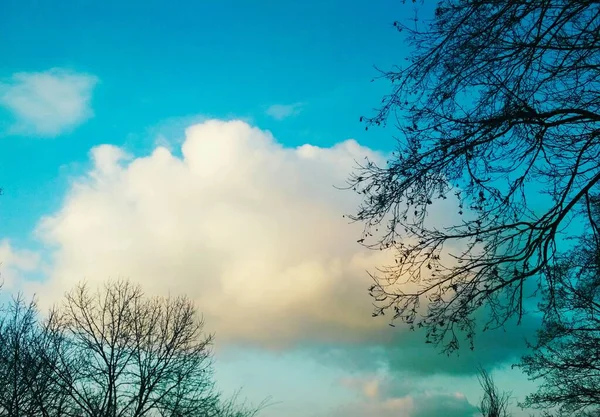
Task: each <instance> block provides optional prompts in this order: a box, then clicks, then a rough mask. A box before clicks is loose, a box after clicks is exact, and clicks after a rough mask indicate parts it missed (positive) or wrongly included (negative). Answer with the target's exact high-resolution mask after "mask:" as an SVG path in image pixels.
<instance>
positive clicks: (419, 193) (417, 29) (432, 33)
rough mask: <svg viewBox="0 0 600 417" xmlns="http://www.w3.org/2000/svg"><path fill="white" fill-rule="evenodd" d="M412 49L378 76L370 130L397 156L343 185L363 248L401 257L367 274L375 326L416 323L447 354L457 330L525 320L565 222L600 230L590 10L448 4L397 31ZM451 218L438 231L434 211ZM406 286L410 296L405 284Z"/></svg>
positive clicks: (594, 5)
mask: <svg viewBox="0 0 600 417" xmlns="http://www.w3.org/2000/svg"><path fill="white" fill-rule="evenodd" d="M395 26H396V28H397V29H398V30H399V31H401V32H402V33H403V34H404V35H405V37H406V40H407V42H408V43H409V44H410V45H411V46H412V48H413V49H412V52H411V55H410V56H409V58H408V59H407V62H406V64H405V65H401V66H398V67H397V68H394V69H392V70H390V71H384V72H382V75H381V76H382V78H384V79H387V80H389V81H390V82H391V83H392V90H391V92H390V93H389V94H388V95H386V96H385V97H384V98H383V105H382V107H381V108H380V109H379V110H378V111H377V113H376V114H375V116H374V117H371V118H361V119H362V120H363V121H365V122H366V123H367V127H369V126H373V125H385V124H386V123H387V122H388V121H389V120H390V117H393V120H394V122H395V124H396V127H397V129H398V130H399V135H398V136H399V140H398V149H397V152H395V153H394V154H393V155H392V157H391V159H390V160H389V161H388V163H387V165H385V166H377V165H376V164H375V163H373V162H372V161H368V160H367V162H366V163H365V164H364V165H362V166H360V167H358V168H357V170H356V171H355V173H354V175H353V176H352V177H351V179H350V181H349V185H350V187H352V188H354V189H355V190H356V191H357V192H359V193H360V194H361V195H362V198H363V202H362V204H361V206H360V207H359V209H358V211H357V212H356V213H355V214H354V215H353V216H351V218H352V219H353V220H355V221H359V222H362V223H364V225H365V232H364V236H362V238H361V241H363V240H364V242H365V244H366V245H368V246H369V247H372V248H379V249H391V250H395V251H396V252H397V264H396V265H392V266H385V267H382V268H381V270H380V271H378V272H377V273H374V274H373V279H374V285H373V286H372V287H371V288H370V293H371V295H372V296H373V297H374V298H375V301H376V309H375V311H374V315H381V314H384V313H385V312H386V311H391V312H392V314H393V319H394V320H396V319H398V320H402V321H403V322H405V323H408V324H409V325H410V326H412V327H413V328H414V326H422V327H425V329H426V332H427V339H428V341H429V342H431V343H435V344H438V345H441V346H443V348H444V349H445V350H446V351H448V352H451V351H453V350H455V349H457V348H458V347H459V336H460V334H464V335H465V336H466V338H467V340H468V341H469V342H470V344H471V346H472V343H473V336H474V334H475V333H476V331H477V329H479V328H480V327H478V325H476V320H475V313H476V312H477V311H478V310H479V309H480V308H481V307H485V309H486V310H487V311H488V312H489V316H488V318H487V319H486V320H485V322H484V323H482V327H481V328H488V327H499V326H502V325H504V324H506V322H507V321H508V320H509V319H511V318H513V317H516V318H517V319H518V320H519V321H520V319H521V318H522V315H523V314H524V312H525V303H524V299H525V297H526V296H527V295H528V288H529V289H535V288H537V287H540V288H552V287H553V286H554V285H555V283H554V282H553V280H554V275H552V274H544V271H545V270H546V268H548V266H549V265H551V264H552V263H553V262H554V260H555V259H556V258H557V256H558V254H559V253H560V252H561V245H560V241H561V239H562V238H563V237H564V236H568V235H569V232H570V229H568V226H569V225H572V226H573V225H583V227H596V224H595V223H594V221H593V219H592V217H591V215H589V212H590V210H589V206H590V197H591V195H593V194H594V191H596V192H597V191H598V190H597V188H598V181H599V180H600V2H598V1H573V0H571V1H568V0H553V1H550V0H520V1H508V0H501V1H489V0H444V1H440V2H439V3H438V5H437V7H436V8H435V12H434V15H433V18H432V20H431V21H430V22H425V23H423V22H421V21H419V20H417V19H415V21H414V22H412V23H407V24H403V23H398V22H397V23H395ZM445 199H451V201H452V199H455V201H456V207H457V208H456V211H457V213H456V217H457V218H458V220H456V221H453V222H452V224H449V225H447V226H446V227H439V226H433V225H431V224H430V223H429V219H428V216H429V215H430V214H431V208H432V207H435V206H432V205H434V204H435V203H436V201H439V200H445ZM407 283H408V284H411V285H406V284H407Z"/></svg>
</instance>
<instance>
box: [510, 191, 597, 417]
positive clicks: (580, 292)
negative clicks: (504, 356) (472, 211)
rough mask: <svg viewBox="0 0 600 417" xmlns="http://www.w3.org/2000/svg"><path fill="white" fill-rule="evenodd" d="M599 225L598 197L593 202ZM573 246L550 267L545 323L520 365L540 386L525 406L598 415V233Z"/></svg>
mask: <svg viewBox="0 0 600 417" xmlns="http://www.w3.org/2000/svg"><path fill="white" fill-rule="evenodd" d="M591 207H592V208H593V213H594V219H595V220H596V221H600V199H599V198H597V197H596V198H593V199H592V206H591ZM578 243H579V244H578V245H577V248H576V249H574V250H573V251H572V252H571V253H569V254H567V255H565V256H562V257H561V258H560V259H559V260H558V261H557V262H556V264H555V265H552V266H551V267H548V271H547V274H549V275H551V276H552V281H553V282H554V286H553V287H552V288H548V289H546V290H545V292H544V295H545V298H546V302H545V303H544V313H545V320H544V325H543V326H542V328H541V329H540V331H539V334H538V338H537V341H536V343H535V344H534V345H533V346H532V347H533V348H534V349H533V351H532V353H531V354H530V355H528V356H525V357H524V358H523V360H522V361H521V363H520V365H519V366H520V367H521V368H522V369H523V370H524V371H525V373H527V374H528V375H529V376H530V377H531V378H533V379H535V380H537V381H538V382H540V385H539V387H538V390H537V392H535V393H534V394H532V395H530V396H529V397H528V398H527V400H526V402H525V405H526V406H533V407H538V408H558V409H559V411H561V412H562V414H563V415H581V416H592V415H598V414H599V413H600V235H599V234H598V230H597V229H595V230H594V229H592V230H590V231H588V232H587V233H585V234H584V235H583V236H582V237H581V238H580V239H578Z"/></svg>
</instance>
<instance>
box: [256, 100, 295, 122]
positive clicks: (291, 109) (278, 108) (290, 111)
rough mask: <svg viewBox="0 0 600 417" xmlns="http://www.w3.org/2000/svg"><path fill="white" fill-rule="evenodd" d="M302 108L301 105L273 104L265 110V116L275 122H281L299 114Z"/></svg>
mask: <svg viewBox="0 0 600 417" xmlns="http://www.w3.org/2000/svg"><path fill="white" fill-rule="evenodd" d="M302 106H303V104H302V103H293V104H273V105H272V106H269V107H268V108H267V110H266V112H265V113H267V116H270V117H272V118H273V119H275V120H283V119H286V118H288V117H290V116H295V115H297V114H299V113H300V111H301V110H302Z"/></svg>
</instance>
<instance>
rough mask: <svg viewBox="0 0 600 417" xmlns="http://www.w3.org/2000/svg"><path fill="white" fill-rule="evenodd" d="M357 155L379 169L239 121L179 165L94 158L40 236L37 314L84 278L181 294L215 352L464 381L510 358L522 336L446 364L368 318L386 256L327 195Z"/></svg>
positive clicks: (348, 206)
mask: <svg viewBox="0 0 600 417" xmlns="http://www.w3.org/2000/svg"><path fill="white" fill-rule="evenodd" d="M365 156H368V157H369V158H370V159H372V160H375V161H380V162H381V161H382V159H383V156H382V155H380V154H378V153H376V152H374V151H372V150H370V149H368V148H365V147H361V146H360V145H359V144H357V143H356V142H355V141H353V140H347V141H345V142H341V143H339V144H337V145H335V146H333V147H331V148H319V147H316V146H312V145H303V146H300V147H297V148H286V147H284V146H282V145H281V144H279V143H277V141H276V140H275V139H274V138H273V137H272V136H271V134H270V133H268V132H265V131H262V130H260V129H257V128H254V127H251V126H250V125H248V124H247V123H245V122H241V121H231V122H223V121H217V120H209V121H205V122H203V123H200V124H197V125H194V126H192V127H190V128H188V129H187V131H186V139H185V141H184V142H183V144H182V147H181V156H175V155H174V154H173V153H171V152H170V151H169V150H167V149H166V148H163V147H160V146H159V147H157V148H156V149H155V150H154V151H153V152H152V153H151V154H150V155H147V156H141V157H140V156H138V157H136V156H133V155H129V154H127V153H126V152H125V151H124V150H123V149H121V148H118V147H114V146H108V145H102V146H98V147H96V148H94V149H93V150H92V152H91V158H92V162H93V164H92V167H91V168H90V170H89V171H88V172H87V173H86V174H85V175H84V176H83V177H81V178H78V179H77V180H76V181H75V182H74V183H73V184H72V186H71V188H70V191H69V192H68V195H67V196H66V197H65V200H64V203H63V206H62V208H61V209H60V210H59V211H58V212H56V213H54V214H52V215H50V216H48V217H46V218H44V219H43V220H42V221H41V222H40V224H39V227H38V234H39V236H40V238H41V239H42V240H43V241H44V242H45V243H47V244H48V245H49V246H50V247H52V248H53V253H52V256H51V259H52V273H51V276H50V278H49V280H48V281H46V282H44V283H43V284H39V283H38V284H35V285H33V284H31V285H30V288H31V289H32V290H34V291H36V292H37V293H38V295H39V296H40V297H41V299H40V301H41V302H42V303H43V302H44V300H46V302H51V301H54V300H56V299H57V298H59V297H60V296H61V295H62V294H63V292H64V291H65V290H67V289H69V288H70V287H72V286H73V285H74V284H75V283H76V282H79V281H81V280H84V279H85V280H87V281H88V282H90V283H92V284H97V283H100V282H102V281H105V280H106V279H107V278H116V277H119V276H121V277H128V278H129V279H132V280H134V281H138V282H140V283H141V284H142V285H143V287H144V288H145V289H146V290H147V291H148V292H150V293H160V294H166V293H167V292H170V293H172V294H173V293H185V294H188V295H189V296H190V297H192V298H193V299H194V300H195V301H196V302H197V305H198V306H199V308H200V309H201V310H202V311H203V313H204V315H205V317H206V319H207V320H206V322H207V328H208V330H210V331H216V333H217V343H220V344H229V345H245V346H247V345H254V346H257V347H261V348H269V349H283V348H286V349H287V348H292V347H303V348H310V349H311V352H312V353H311V354H314V355H315V356H314V357H315V358H317V359H319V360H323V361H324V362H326V363H327V364H329V365H331V364H338V365H340V366H342V367H350V369H362V370H365V369H373V368H374V367H375V368H377V367H380V366H385V367H386V368H388V369H390V370H391V371H392V372H404V371H409V372H412V373H415V374H427V373H440V372H448V373H453V374H468V373H473V372H474V371H475V367H476V366H477V365H478V364H480V365H483V366H485V367H488V368H489V367H490V366H493V365H494V364H498V363H503V362H505V361H509V360H511V359H513V358H514V357H515V355H518V353H519V352H520V350H519V349H521V348H522V346H524V344H523V335H524V334H525V333H529V332H530V331H531V327H530V326H526V327H522V328H521V329H522V330H517V331H515V332H513V333H511V334H509V335H503V338H502V343H498V340H499V339H498V334H497V333H496V334H494V333H492V332H490V333H488V334H485V335H484V336H483V337H482V338H480V339H478V340H477V342H478V345H477V347H478V348H477V349H476V351H475V352H470V351H467V352H461V354H460V356H459V357H455V358H453V359H452V360H448V358H447V357H446V356H445V355H440V354H439V351H437V350H435V349H434V348H432V347H431V346H429V345H425V344H424V341H423V334H422V333H418V332H410V331H407V329H406V327H404V326H399V327H397V328H396V329H394V330H392V329H390V328H389V327H388V326H387V321H386V318H385V317H384V318H383V319H381V318H378V319H373V318H371V312H372V304H371V301H372V300H371V299H370V298H369V296H368V295H367V291H366V289H367V287H368V286H369V285H370V281H369V279H368V276H367V274H366V272H365V271H366V270H371V271H372V270H373V269H374V268H376V267H377V266H381V265H385V264H389V263H391V262H392V261H393V260H392V257H393V255H394V254H393V253H389V252H386V251H383V252H380V251H370V250H367V249H364V248H363V247H361V246H360V245H358V244H357V243H356V239H357V238H358V237H359V235H360V231H361V225H360V224H348V222H347V220H346V219H344V218H343V217H342V214H343V213H349V212H352V211H353V210H354V209H355V207H356V206H357V204H358V203H359V200H358V196H356V195H355V194H354V193H352V192H350V191H339V190H337V189H335V188H334V185H338V186H339V185H343V184H344V183H345V180H346V178H347V176H348V174H349V173H350V172H351V171H352V169H353V167H355V164H356V162H355V161H360V160H362V159H363V158H364V157H365ZM439 212H440V213H447V212H448V210H447V209H446V208H443V207H442V208H441V209H440V210H439ZM439 217H442V215H440V216H439ZM437 220H438V221H439V219H437ZM346 369H348V368H346ZM373 389H374V388H373Z"/></svg>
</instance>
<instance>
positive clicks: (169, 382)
mask: <svg viewBox="0 0 600 417" xmlns="http://www.w3.org/2000/svg"><path fill="white" fill-rule="evenodd" d="M202 329H203V321H202V320H201V318H200V316H199V314H198V312H197V310H196V307H195V306H194V304H193V303H192V302H191V301H190V300H189V299H187V298H186V297H176V298H165V297H154V298H151V297H147V296H145V295H144V293H143V292H142V290H141V288H140V287H139V286H137V285H133V284H131V283H129V282H128V281H124V280H119V281H110V282H108V283H107V284H106V285H105V286H104V287H103V288H102V289H99V290H97V291H91V290H90V289H89V288H88V286H87V285H85V284H81V285H78V286H76V287H75V288H74V289H73V290H72V291H70V292H69V293H67V294H66V296H65V299H64V302H63V304H62V305H60V306H59V307H56V308H54V309H52V310H51V311H50V313H49V315H48V317H46V318H45V319H43V320H40V319H39V318H38V312H37V307H36V304H35V302H32V303H29V304H27V303H25V302H24V300H23V298H22V297H20V296H19V297H16V298H14V299H13V301H12V303H10V304H9V306H8V308H7V309H5V311H4V314H3V316H2V318H1V320H0V378H1V381H2V383H1V384H0V416H7V417H33V416H44V417H63V416H64V417H76V416H77V417H82V416H83V417H85V416H88V417H142V416H147V417H155V416H160V417H186V416H190V417H191V416H194V417H198V416H201V417H252V416H255V415H256V414H257V412H258V411H259V410H260V409H261V408H262V407H264V406H266V405H267V404H266V403H265V402H263V403H261V404H260V405H259V407H258V408H252V407H249V406H245V405H244V404H239V403H238V402H237V395H236V396H234V397H233V398H231V399H229V400H226V399H223V398H222V396H221V394H220V393H218V392H217V391H216V390H215V389H214V382H213V379H212V367H211V358H210V350H209V347H210V344H211V342H212V336H206V335H204V334H203V332H202Z"/></svg>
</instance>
